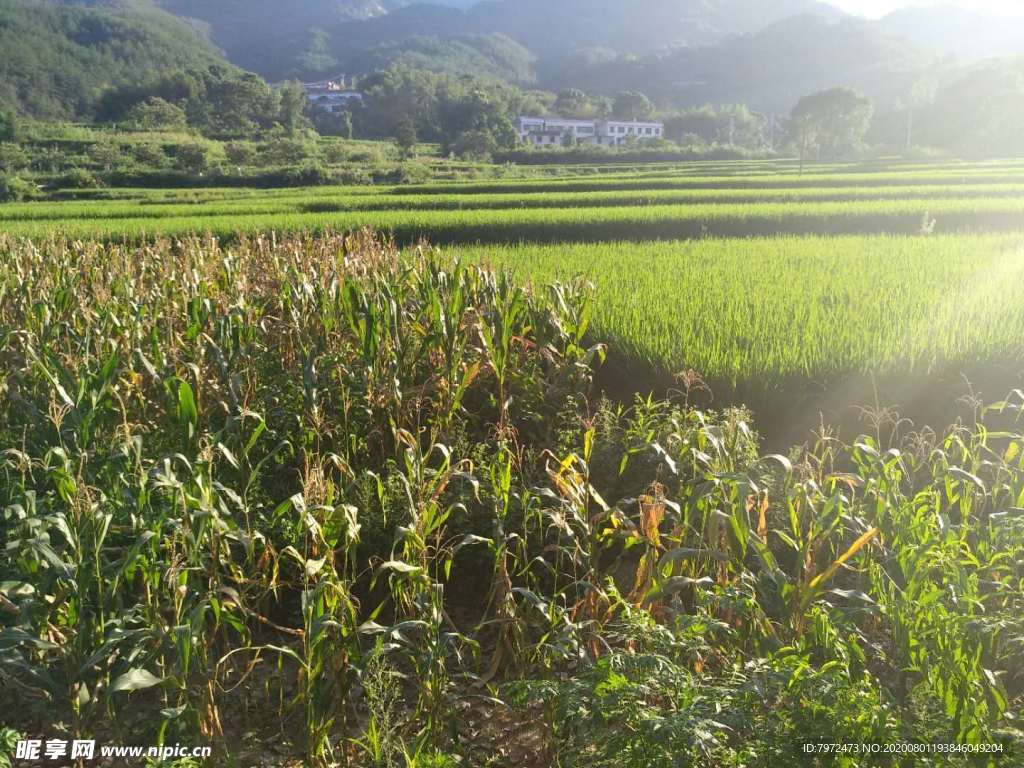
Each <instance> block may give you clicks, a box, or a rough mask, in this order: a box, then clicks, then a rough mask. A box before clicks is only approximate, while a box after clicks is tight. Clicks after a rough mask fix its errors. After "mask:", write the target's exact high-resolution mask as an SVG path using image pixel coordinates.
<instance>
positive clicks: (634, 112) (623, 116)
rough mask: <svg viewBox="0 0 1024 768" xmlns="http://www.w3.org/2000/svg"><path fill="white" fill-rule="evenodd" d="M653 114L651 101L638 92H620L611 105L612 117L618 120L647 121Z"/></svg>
mask: <svg viewBox="0 0 1024 768" xmlns="http://www.w3.org/2000/svg"><path fill="white" fill-rule="evenodd" d="M653 114H654V105H653V104H652V103H651V100H650V99H648V98H647V97H646V96H645V95H644V94H642V93H640V92H639V91H622V92H621V93H619V94H617V95H616V96H615V101H614V102H613V103H612V115H613V116H615V117H617V118H618V119H619V120H647V119H648V118H650V117H651V116H652V115H653Z"/></svg>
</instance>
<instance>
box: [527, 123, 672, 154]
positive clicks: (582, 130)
mask: <svg viewBox="0 0 1024 768" xmlns="http://www.w3.org/2000/svg"><path fill="white" fill-rule="evenodd" d="M515 127H516V131H517V132H518V133H519V139H520V140H521V141H522V142H524V143H526V144H530V145H532V146H535V147H548V146H564V145H565V144H566V143H567V141H566V137H568V136H573V137H575V139H576V143H577V144H593V145H596V146H604V147H617V146H621V145H623V144H625V143H626V142H627V140H629V138H630V137H631V136H632V137H634V138H635V139H637V140H639V139H660V138H662V137H664V135H665V125H664V124H663V123H649V122H640V121H639V120H570V119H567V118H562V117H518V118H516V121H515Z"/></svg>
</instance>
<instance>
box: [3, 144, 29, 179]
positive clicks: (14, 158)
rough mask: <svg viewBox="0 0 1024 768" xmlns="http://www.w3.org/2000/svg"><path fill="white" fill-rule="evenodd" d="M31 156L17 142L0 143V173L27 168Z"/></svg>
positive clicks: (14, 171)
mask: <svg viewBox="0 0 1024 768" xmlns="http://www.w3.org/2000/svg"><path fill="white" fill-rule="evenodd" d="M30 162H31V158H30V157H29V155H28V152H26V151H25V150H24V149H22V147H21V146H20V145H18V144H12V143H4V144H0V173H17V172H18V171H23V170H25V169H26V168H28V166H29V163H30Z"/></svg>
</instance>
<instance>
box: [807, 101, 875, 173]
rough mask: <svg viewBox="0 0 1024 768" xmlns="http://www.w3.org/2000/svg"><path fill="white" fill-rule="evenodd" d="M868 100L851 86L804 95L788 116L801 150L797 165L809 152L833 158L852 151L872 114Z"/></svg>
mask: <svg viewBox="0 0 1024 768" xmlns="http://www.w3.org/2000/svg"><path fill="white" fill-rule="evenodd" d="M874 111H875V110H874V105H873V104H872V103H871V100H870V99H869V98H868V97H867V96H865V95H863V94H862V93H859V92H858V91H855V90H853V89H852V88H830V89H828V90H826V91H818V92H817V93H812V94H810V95H808V96H804V97H803V98H802V99H800V101H799V102H798V103H797V105H796V106H795V107H794V108H793V112H792V114H791V115H790V134H791V136H792V138H793V140H794V141H795V142H796V145H797V148H798V149H799V151H800V168H801V171H802V170H803V165H804V162H805V161H806V158H807V156H808V155H809V153H810V152H812V151H813V152H814V153H815V155H816V156H817V157H820V156H821V155H822V153H824V154H826V155H827V156H830V157H832V158H833V159H834V158H836V157H839V156H841V155H843V154H848V153H850V152H853V151H855V150H856V149H857V148H858V147H860V145H861V144H862V143H863V141H864V135H865V134H866V133H867V130H868V126H870V124H871V117H872V115H873V114H874Z"/></svg>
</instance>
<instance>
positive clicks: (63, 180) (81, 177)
mask: <svg viewBox="0 0 1024 768" xmlns="http://www.w3.org/2000/svg"><path fill="white" fill-rule="evenodd" d="M58 186H60V187H64V188H65V189H95V188H96V187H99V186H101V184H100V182H99V179H97V178H96V176H94V175H93V174H92V173H91V172H90V171H87V170H85V169H84V168H72V169H71V170H70V171H68V172H67V173H65V174H64V175H63V176H61V177H60V179H59V180H58Z"/></svg>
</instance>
